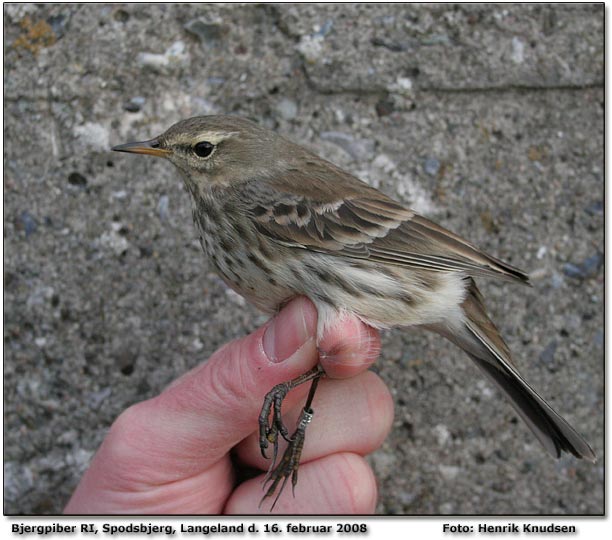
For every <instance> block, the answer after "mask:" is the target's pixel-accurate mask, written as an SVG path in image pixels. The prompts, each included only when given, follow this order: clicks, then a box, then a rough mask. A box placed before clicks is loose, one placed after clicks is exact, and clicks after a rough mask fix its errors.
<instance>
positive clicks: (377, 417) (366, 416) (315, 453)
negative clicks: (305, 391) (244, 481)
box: [236, 371, 393, 470]
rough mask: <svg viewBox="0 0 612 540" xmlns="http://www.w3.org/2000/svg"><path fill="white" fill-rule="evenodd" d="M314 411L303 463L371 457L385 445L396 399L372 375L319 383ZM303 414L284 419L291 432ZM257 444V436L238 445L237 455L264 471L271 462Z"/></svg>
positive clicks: (296, 409)
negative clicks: (351, 455)
mask: <svg viewBox="0 0 612 540" xmlns="http://www.w3.org/2000/svg"><path fill="white" fill-rule="evenodd" d="M312 409H313V410H314V418H313V420H312V422H311V423H310V424H309V426H308V430H307V431H306V440H305V443H304V448H303V450H302V458H301V459H302V461H303V462H306V461H312V460H315V459H318V458H321V457H323V456H326V455H329V454H335V453H339V452H351V453H355V454H360V455H366V454H369V453H370V452H373V451H374V450H376V449H377V448H378V447H379V446H380V445H381V444H382V443H383V441H384V440H385V437H386V436H387V435H388V434H389V431H390V429H391V425H392V423H393V398H392V397H391V394H390V392H389V390H388V389H387V387H386V385H385V384H384V382H383V381H382V380H381V379H380V377H378V375H376V374H375V373H372V372H370V371H366V372H365V373H362V374H360V375H358V376H357V377H353V378H352V379H346V380H339V381H338V380H330V379H323V380H321V382H320V385H319V388H318V390H317V394H316V396H315V399H314V402H313V405H312ZM301 411H302V408H301V406H300V405H298V406H296V407H294V408H293V409H292V410H291V411H288V412H287V413H286V414H284V415H283V419H284V420H285V423H286V425H287V427H289V429H290V431H291V429H292V428H293V426H295V425H296V423H297V421H298V418H299V416H300V414H301ZM258 441H259V439H258V436H257V434H256V433H253V434H252V435H251V436H249V437H248V438H247V439H245V440H244V441H243V442H241V443H240V444H239V445H238V446H237V448H236V455H237V457H238V459H239V460H240V462H241V463H244V464H245V465H247V466H248V467H256V468H260V469H262V470H266V469H267V468H268V467H269V466H270V461H269V460H266V459H264V458H263V457H262V455H261V452H260V451H259V442H258ZM282 451H283V449H280V452H281V453H280V455H282Z"/></svg>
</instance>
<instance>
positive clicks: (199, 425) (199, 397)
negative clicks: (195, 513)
mask: <svg viewBox="0 0 612 540" xmlns="http://www.w3.org/2000/svg"><path fill="white" fill-rule="evenodd" d="M316 328H317V312H316V308H315V307H314V305H313V304H312V302H310V301H309V300H308V299H306V298H303V297H300V298H296V299H295V300H293V301H291V302H290V303H289V304H288V305H287V306H286V307H285V308H284V309H283V310H282V311H281V312H280V313H279V314H278V315H277V316H276V317H274V318H273V319H272V320H271V321H269V322H268V323H267V324H266V325H264V326H263V327H262V328H260V329H258V330H256V331H255V332H254V333H252V334H250V335H248V336H246V337H244V338H242V339H238V340H235V341H233V342H231V343H228V344H227V345H225V346H224V347H222V348H221V349H219V350H218V351H217V352H216V353H214V354H213V355H212V357H211V358H210V359H209V360H208V361H207V362H205V363H204V364H202V365H200V366H198V367H196V368H194V369H193V370H191V371H190V372H188V373H186V374H185V375H183V376H182V377H180V378H179V379H178V380H176V381H175V382H174V383H172V384H171V385H170V386H169V387H168V388H166V390H164V392H162V393H161V394H160V395H159V396H157V397H155V398H153V399H150V400H148V401H144V402H142V403H138V404H136V405H134V406H132V407H130V408H129V409H128V410H127V411H125V412H124V413H123V414H122V415H121V416H120V417H119V418H118V420H117V421H116V422H115V424H113V427H112V428H111V433H110V434H109V436H110V437H111V438H112V437H119V438H120V439H121V438H129V439H130V440H129V441H128V444H127V445H126V444H123V445H122V446H123V447H127V448H130V449H132V450H133V451H134V455H135V456H137V459H139V460H142V452H141V451H142V449H145V450H146V455H147V459H152V460H154V461H155V462H156V463H149V466H150V467H153V468H157V467H159V468H162V467H163V470H164V471H165V472H166V473H167V474H176V475H181V474H187V473H188V474H193V471H194V468H195V467H197V469H199V470H205V469H206V468H207V467H209V466H210V465H212V464H213V463H215V462H217V461H218V460H219V459H221V458H222V457H223V456H224V455H225V454H226V453H227V452H228V451H229V450H230V449H231V448H232V447H233V446H235V445H236V444H237V443H238V442H240V441H241V440H242V439H244V438H246V437H247V436H248V435H249V434H250V433H251V432H253V431H254V429H255V428H256V426H257V420H258V417H259V413H260V411H261V406H262V403H263V398H264V396H265V394H266V393H267V392H269V391H270V390H271V389H272V387H273V386H274V385H276V384H279V383H281V382H286V381H288V380H291V379H293V378H295V377H297V376H298V375H301V374H302V373H304V372H306V371H308V370H309V369H310V368H312V367H313V366H314V365H315V364H316V363H317V361H318V352H317V348H316ZM306 390H307V388H304V389H303V391H302V392H295V395H293V394H294V393H293V392H292V393H291V394H290V395H289V396H288V397H287V399H286V401H287V404H288V405H289V406H291V404H293V403H297V400H298V399H299V398H300V397H301V395H302V394H303V393H304V392H305V391H306ZM123 442H125V441H123ZM196 464H197V465H196Z"/></svg>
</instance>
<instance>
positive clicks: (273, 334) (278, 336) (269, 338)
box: [263, 298, 316, 363]
mask: <svg viewBox="0 0 612 540" xmlns="http://www.w3.org/2000/svg"><path fill="white" fill-rule="evenodd" d="M315 332H316V309H315V308H314V306H313V305H312V304H311V303H310V302H309V301H308V300H306V299H305V298H296V299H295V300H293V301H291V302H290V303H289V305H287V306H286V307H285V308H284V309H283V310H282V311H281V312H280V313H279V314H278V315H277V316H276V317H274V319H272V321H270V324H269V326H268V328H267V329H266V331H265V333H264V336H263V348H264V352H265V353H266V355H267V356H268V358H269V359H270V361H271V362H274V363H280V362H284V361H285V360H287V358H289V357H290V356H291V355H292V354H293V353H295V351H297V350H298V349H299V348H300V347H301V346H302V345H304V343H306V341H308V340H309V339H310V338H312V337H314V334H315Z"/></svg>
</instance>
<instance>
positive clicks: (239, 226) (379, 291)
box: [113, 116, 595, 500]
mask: <svg viewBox="0 0 612 540" xmlns="http://www.w3.org/2000/svg"><path fill="white" fill-rule="evenodd" d="M113 150H117V151H119V152H131V153H136V154H149V155H153V156H160V157H164V158H166V159H168V160H169V161H171V162H172V163H174V165H176V166H177V167H178V169H179V170H180V171H181V173H182V177H183V181H184V183H185V186H186V187H187V189H188V191H189V192H190V193H191V197H192V202H193V219H194V222H195V224H196V226H197V228H198V231H199V233H200V242H201V245H202V248H203V250H204V251H205V252H206V254H207V255H208V256H209V257H210V259H211V261H212V264H213V265H214V266H215V268H216V270H217V272H218V273H219V274H220V276H221V277H222V278H223V280H224V281H225V282H226V283H227V284H228V285H229V286H230V287H231V288H232V289H234V290H235V291H237V292H238V293H240V294H241V295H243V296H244V297H245V298H247V299H248V300H249V301H250V302H252V303H253V304H254V305H255V306H257V307H258V308H260V309H262V310H263V311H265V312H269V313H271V312H274V311H275V310H276V309H277V308H278V307H279V306H280V305H282V304H284V303H285V302H287V301H288V300H289V299H291V298H292V297H294V296H296V295H305V296H307V297H308V298H310V299H311V300H312V301H313V302H314V304H315V305H316V307H317V311H318V326H317V335H318V337H319V338H321V336H323V335H324V333H325V331H326V329H327V328H329V327H330V325H333V324H334V321H337V320H338V318H342V316H343V315H345V314H347V313H350V314H353V315H356V316H357V317H359V318H360V319H361V320H362V321H363V322H365V323H366V324H369V325H371V326H373V327H375V328H389V327H394V326H399V327H409V326H419V327H421V328H425V329H427V330H430V331H433V332H436V333H437V334H440V335H442V336H444V337H445V338H447V339H449V340H450V341H452V342H453V343H455V344H456V345H458V346H459V347H460V348H462V349H463V350H464V351H465V352H466V353H467V354H468V356H469V357H470V358H471V359H472V360H473V361H474V362H475V363H476V365H477V366H478V367H479V368H480V369H481V370H482V371H483V372H484V374H485V375H486V376H487V377H488V378H489V379H490V380H491V381H492V382H493V383H494V384H495V385H496V386H497V387H498V388H499V389H500V390H501V393H502V394H504V395H505V396H506V397H507V398H508V399H509V400H510V403H511V404H512V406H513V407H514V408H515V409H516V411H517V412H518V414H519V415H520V416H521V418H522V419H523V420H524V421H525V423H526V424H527V426H528V427H529V428H530V429H531V430H532V431H533V433H534V434H535V436H536V437H537V438H538V440H539V441H540V442H541V443H542V445H543V446H544V447H545V448H546V450H548V452H549V453H550V454H552V455H553V456H554V457H560V456H561V454H562V452H569V453H571V454H573V455H574V456H576V457H578V458H585V459H587V460H590V461H594V460H595V454H594V453H593V450H591V448H590V447H589V445H588V444H587V443H586V441H585V440H584V439H583V438H582V437H581V436H580V435H579V434H578V433H577V432H576V431H575V430H574V429H573V428H572V427H571V426H570V425H569V424H568V423H567V422H566V421H565V420H564V419H563V418H561V416H559V415H558V414H557V413H556V412H555V411H554V410H553V409H552V408H551V407H550V406H549V405H548V404H547V403H546V401H544V399H542V398H541V397H540V396H539V395H538V394H537V393H536V392H535V390H533V388H531V386H529V384H527V382H526V381H525V380H524V379H523V377H522V376H521V375H520V374H519V372H518V369H517V367H516V365H515V364H514V361H513V360H512V357H511V354H510V350H509V349H508V347H507V345H506V343H505V342H504V340H503V339H502V337H501V335H500V334H499V332H498V330H497V328H496V327H495V325H494V324H493V322H492V321H491V320H490V319H489V317H488V315H487V313H486V310H485V307H484V303H483V298H482V296H481V294H480V291H479V290H478V288H477V287H476V283H475V281H474V278H475V277H490V278H499V279H503V280H507V281H513V282H518V283H523V284H529V278H528V276H527V275H526V274H525V273H524V272H522V271H521V270H519V269H517V268H514V267H513V266H510V265H509V264H507V263H505V262H503V261H501V260H499V259H496V258H495V257H492V256H491V255H488V254H487V253H484V252H483V251H481V250H480V249H478V248H477V247H476V246H474V245H472V244H471V243H469V242H467V241H466V240H464V239H463V238H461V237H459V236H457V235H456V234H453V233H452V232H450V231H448V230H446V229H444V228H443V227H441V226H439V225H437V224H435V223H433V222H432V221H430V220H428V219H426V218H424V217H422V216H419V215H417V214H416V213H415V212H413V211H412V210H410V209H409V208H406V207H405V206H404V205H402V204H400V203H398V202H396V201H394V200H393V199H391V198H389V197H387V196H386V195H384V194H383V193H381V192H379V191H377V190H376V189H374V188H372V187H370V186H368V185H367V184H365V183H363V182H362V181H360V180H359V179H357V178H356V177H354V176H352V175H351V174H350V173H348V172H346V171H344V170H342V169H340V168H339V167H337V166H335V165H334V164H332V163H330V162H328V161H325V160H324V159H321V158H319V157H318V156H316V155H314V154H312V153H311V152H309V151H308V150H306V149H304V148H302V147H301V146H298V145H297V144H294V143H292V142H290V141H288V140H287V139H285V138H283V137H281V136H279V135H277V134H276V133H274V132H272V131H269V130H267V129H264V128H262V127H260V126H258V125H257V124H255V123H253V122H251V121H249V120H246V119H243V118H239V117H234V116H202V117H196V118H190V119H188V120H184V121H181V122H178V123H177V124H175V125H173V126H172V127H171V128H170V129H168V130H167V131H166V132H165V133H163V134H162V135H160V136H159V137H156V138H155V139H151V140H148V141H144V142H133V143H128V144H123V145H120V146H115V147H114V148H113ZM323 374H324V372H323V370H322V368H321V367H320V366H318V367H317V368H315V369H313V370H311V371H309V372H308V373H305V374H304V375H302V376H301V377H299V378H297V379H295V380H293V381H289V382H288V383H285V384H281V385H277V386H276V387H275V388H273V389H272V390H271V391H270V393H269V394H268V395H267V396H266V399H265V401H264V406H263V408H262V412H261V416H260V422H259V429H260V431H259V433H260V447H261V451H262V454H263V455H264V456H266V449H267V447H268V445H269V444H272V445H273V449H274V459H273V461H272V465H271V467H270V471H269V472H268V480H269V481H271V484H270V486H269V488H268V490H267V491H266V493H265V495H264V499H265V498H266V497H269V496H271V495H273V494H274V492H275V491H276V489H277V487H278V486H279V485H280V489H279V490H278V494H277V498H278V496H279V495H280V493H281V492H282V490H283V488H284V486H285V484H286V482H287V479H288V478H289V477H291V479H292V485H293V486H294V487H295V483H296V482H297V471H298V465H299V459H300V455H301V450H302V446H303V442H304V437H305V431H306V426H307V424H308V422H309V421H310V420H311V419H312V409H311V403H312V398H313V396H314V391H315V389H316V383H317V381H318V380H319V378H320V377H321V376H322V375H323ZM306 381H313V383H312V386H311V391H310V394H309V397H308V400H307V403H306V406H305V407H304V410H303V412H302V416H301V418H300V421H299V422H298V427H297V429H296V431H295V432H294V433H293V434H292V435H291V436H290V435H289V431H288V429H287V428H286V427H285V425H284V424H283V422H282V418H281V402H282V400H283V398H284V396H285V395H286V394H287V392H289V390H291V389H292V388H294V387H295V386H297V385H298V384H301V383H303V382H306ZM270 417H271V418H270ZM279 434H280V436H282V437H283V438H285V439H286V440H287V441H288V447H287V449H286V450H285V453H284V455H283V457H282V459H281V461H280V462H279V464H278V467H276V468H275V462H276V455H277V450H278V443H279ZM262 500H263V499H262Z"/></svg>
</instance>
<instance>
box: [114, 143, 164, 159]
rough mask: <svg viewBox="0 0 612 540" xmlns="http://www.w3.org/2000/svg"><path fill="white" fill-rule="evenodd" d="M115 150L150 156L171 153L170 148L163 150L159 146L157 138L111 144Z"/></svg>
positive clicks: (161, 155)
mask: <svg viewBox="0 0 612 540" xmlns="http://www.w3.org/2000/svg"><path fill="white" fill-rule="evenodd" d="M112 149H113V150H114V151H115V152H130V153H131V154H148V155H150V156H158V157H167V156H169V155H170V154H172V151H171V150H165V149H164V148H160V147H159V141H158V140H157V139H151V140H150V141H142V142H129V143H126V144H120V145H119V146H113V148H112Z"/></svg>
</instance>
